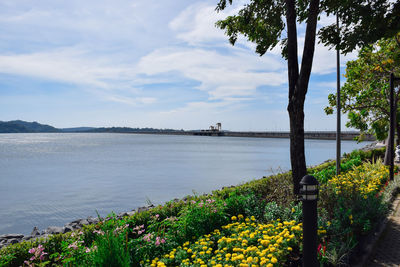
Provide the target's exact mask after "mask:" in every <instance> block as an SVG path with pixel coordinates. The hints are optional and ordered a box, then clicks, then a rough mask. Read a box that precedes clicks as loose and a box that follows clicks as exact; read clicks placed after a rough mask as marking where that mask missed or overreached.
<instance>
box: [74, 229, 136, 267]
mask: <svg viewBox="0 0 400 267" xmlns="http://www.w3.org/2000/svg"><path fill="white" fill-rule="evenodd" d="M96 245H97V250H94V253H93V256H92V257H93V265H92V266H99V267H100V266H104V267H114V266H115V267H117V266H121V267H122V266H124V267H125V266H130V256H129V253H128V238H127V233H122V234H121V233H115V232H111V231H110V232H107V233H105V234H104V235H99V237H98V238H97V240H96ZM78 263H79V262H78Z"/></svg>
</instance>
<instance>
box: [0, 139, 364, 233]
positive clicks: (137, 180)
mask: <svg viewBox="0 0 400 267" xmlns="http://www.w3.org/2000/svg"><path fill="white" fill-rule="evenodd" d="M366 144H368V142H364V143H362V144H357V143H356V142H354V141H343V142H342V152H343V153H345V152H350V151H352V150H354V149H356V148H361V147H363V146H365V145H366ZM305 146H306V159H307V165H308V166H311V165H317V164H319V163H321V162H323V161H325V160H327V159H334V158H335V148H336V145H335V141H329V140H306V141H305ZM289 169H290V160H289V140H288V139H272V138H271V139H270V138H241V137H207V136H173V135H141V134H105V133H49V134H42V133H40V134H0V234H5V233H22V234H29V233H30V232H31V230H32V228H33V227H34V226H38V227H39V229H41V230H43V229H45V228H46V227H47V226H50V225H56V226H62V225H64V224H65V223H67V222H70V221H73V220H75V219H78V218H86V217H88V216H96V211H98V212H99V213H100V214H101V215H102V216H104V215H107V214H108V213H110V212H112V211H114V212H116V213H119V212H122V211H130V210H132V209H134V208H137V207H139V206H143V205H146V202H148V201H151V202H152V203H154V204H162V203H164V202H165V201H168V200H171V199H173V198H182V197H184V196H186V195H189V194H193V192H196V193H198V194H202V193H208V192H211V191H212V190H214V189H219V188H221V187H223V186H230V185H237V184H240V183H243V182H246V181H249V180H252V179H256V178H260V177H262V176H267V175H270V174H273V173H277V172H281V171H285V170H289Z"/></svg>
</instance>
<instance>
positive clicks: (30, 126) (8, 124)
mask: <svg viewBox="0 0 400 267" xmlns="http://www.w3.org/2000/svg"><path fill="white" fill-rule="evenodd" d="M182 131H183V130H173V129H154V128H130V127H101V128H94V127H74V128H62V129H58V128H55V127H53V126H50V125H46V124H40V123H38V122H36V121H34V122H27V121H21V120H15V121H0V133H59V132H64V133H148V132H152V133H158V132H159V133H161V132H164V133H171V132H182Z"/></svg>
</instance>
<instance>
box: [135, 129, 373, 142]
mask: <svg viewBox="0 0 400 267" xmlns="http://www.w3.org/2000/svg"><path fill="white" fill-rule="evenodd" d="M142 134H166V135H198V136H231V137H257V138H289V137H290V133H289V132H230V131H229V132H228V131H220V132H218V131H208V130H207V131H183V132H146V133H142ZM358 135H359V132H342V133H341V139H342V140H354V138H355V137H357V136H358ZM304 138H305V139H319V140H335V139H336V132H334V131H313V132H305V133H304ZM364 140H365V141H375V137H374V136H373V135H365V136H364Z"/></svg>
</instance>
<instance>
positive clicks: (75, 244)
mask: <svg viewBox="0 0 400 267" xmlns="http://www.w3.org/2000/svg"><path fill="white" fill-rule="evenodd" d="M68 248H72V249H75V250H76V249H77V248H78V245H77V243H76V241H75V242H74V243H72V244H70V245H69V246H68Z"/></svg>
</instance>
